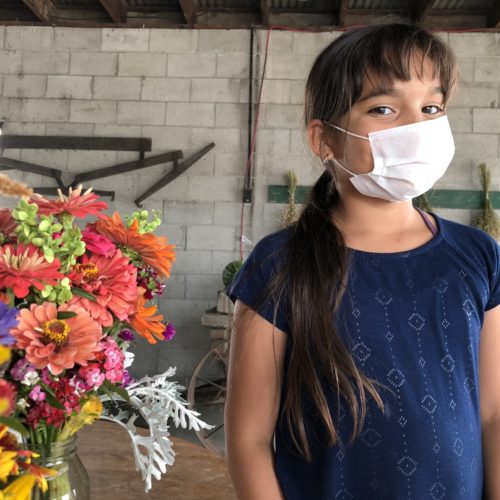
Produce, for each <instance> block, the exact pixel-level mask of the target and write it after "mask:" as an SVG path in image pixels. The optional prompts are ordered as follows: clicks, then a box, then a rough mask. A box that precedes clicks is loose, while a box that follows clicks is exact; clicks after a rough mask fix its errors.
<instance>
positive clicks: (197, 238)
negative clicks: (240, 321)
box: [186, 226, 236, 290]
mask: <svg viewBox="0 0 500 500" xmlns="http://www.w3.org/2000/svg"><path fill="white" fill-rule="evenodd" d="M235 246H236V228H234V227H225V226H188V228H187V243H186V249H187V250H234V249H235ZM218 279H219V280H220V277H219V276H218ZM219 286H220V285H219ZM216 290H217V289H216Z"/></svg>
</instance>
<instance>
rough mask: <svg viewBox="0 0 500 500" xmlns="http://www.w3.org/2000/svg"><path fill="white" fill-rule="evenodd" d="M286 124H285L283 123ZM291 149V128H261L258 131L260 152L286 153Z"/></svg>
mask: <svg viewBox="0 0 500 500" xmlns="http://www.w3.org/2000/svg"><path fill="white" fill-rule="evenodd" d="M283 125H285V124H283ZM289 150H290V130H280V129H268V128H261V129H259V130H258V131H257V142H256V152H257V153H258V154H273V155H279V154H282V153H283V154H285V153H288V151H289Z"/></svg>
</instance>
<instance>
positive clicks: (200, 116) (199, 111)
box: [151, 102, 215, 127]
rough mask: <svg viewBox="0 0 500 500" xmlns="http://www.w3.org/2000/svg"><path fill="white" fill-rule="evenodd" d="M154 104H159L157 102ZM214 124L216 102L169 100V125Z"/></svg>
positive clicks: (205, 125)
mask: <svg viewBox="0 0 500 500" xmlns="http://www.w3.org/2000/svg"><path fill="white" fill-rule="evenodd" d="M151 104H153V103H151ZM153 105H154V106H157V104H156V103H154V104H153ZM214 124H215V105H214V104H208V103H184V102H169V103H168V104H167V125H178V126H180V127H182V126H189V125H191V126H193V127H213V126H214Z"/></svg>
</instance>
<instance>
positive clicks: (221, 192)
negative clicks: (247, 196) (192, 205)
mask: <svg viewBox="0 0 500 500" xmlns="http://www.w3.org/2000/svg"><path fill="white" fill-rule="evenodd" d="M240 198H241V193H240V192H239V190H238V182H237V179H236V178H235V177H226V178H223V179H221V178H217V177H208V176H204V177H201V176H197V177H193V176H190V177H189V196H188V199H189V200H196V201H239V200H240Z"/></svg>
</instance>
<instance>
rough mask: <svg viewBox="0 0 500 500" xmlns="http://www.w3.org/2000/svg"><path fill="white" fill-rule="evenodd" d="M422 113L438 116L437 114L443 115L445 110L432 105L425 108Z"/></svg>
mask: <svg viewBox="0 0 500 500" xmlns="http://www.w3.org/2000/svg"><path fill="white" fill-rule="evenodd" d="M422 111H423V112H424V113H428V114H429V115H436V114H437V113H442V112H443V108H442V107H440V106H437V105H436V104H430V105H429V106H424V107H423V108H422Z"/></svg>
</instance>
